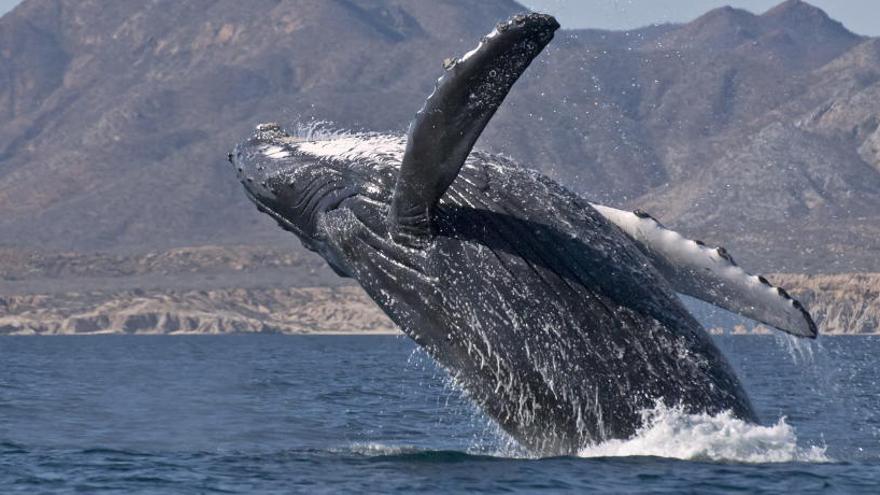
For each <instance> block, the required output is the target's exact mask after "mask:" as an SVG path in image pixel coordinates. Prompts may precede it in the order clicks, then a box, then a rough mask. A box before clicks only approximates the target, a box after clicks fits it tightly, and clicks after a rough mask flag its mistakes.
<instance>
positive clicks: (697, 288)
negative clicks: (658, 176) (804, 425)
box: [592, 204, 819, 338]
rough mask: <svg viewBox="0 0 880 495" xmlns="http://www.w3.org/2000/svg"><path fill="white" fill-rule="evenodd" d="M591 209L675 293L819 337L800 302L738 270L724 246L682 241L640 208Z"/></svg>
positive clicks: (786, 329) (814, 325) (760, 279)
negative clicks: (626, 239)
mask: <svg viewBox="0 0 880 495" xmlns="http://www.w3.org/2000/svg"><path fill="white" fill-rule="evenodd" d="M592 206H593V208H595V209H596V210H597V211H598V212H599V213H601V214H602V216H604V217H605V218H606V219H607V220H609V221H610V222H611V223H613V224H615V225H617V227H619V228H620V229H621V230H623V232H624V233H626V235H628V236H629V237H630V238H631V239H632V240H633V241H635V243H636V245H637V246H638V247H639V249H640V250H641V251H642V252H643V253H644V254H645V255H647V256H648V258H649V259H650V260H651V262H652V264H653V265H654V267H655V268H657V270H658V271H659V272H660V274H661V275H663V277H664V278H666V280H667V281H668V282H669V283H670V285H672V288H673V289H675V290H676V291H677V292H679V293H681V294H685V295H688V296H691V297H694V298H697V299H700V300H702V301H705V302H708V303H710V304H713V305H715V306H718V307H720V308H723V309H726V310H728V311H732V312H734V313H737V314H740V315H742V316H745V317H747V318H751V319H753V320H756V321H759V322H761V323H766V324H768V325H771V326H773V327H775V328H777V329H779V330H782V331H783V332H786V333H790V334H792V335H796V336H798V337H808V338H816V336H817V335H818V333H819V332H818V329H817V328H816V324H815V323H814V322H813V319H812V318H811V317H810V313H809V312H807V310H806V308H804V307H803V305H802V304H801V303H800V302H799V301H798V300H796V299H794V298H792V297H791V296H790V295H788V293H787V292H786V291H785V289H782V288H780V287H774V286H773V285H771V284H770V282H768V281H767V279H765V278H764V277H762V276H759V275H752V274H750V273H748V272H746V271H745V270H743V269H742V268H740V267H739V266H737V264H736V263H735V262H734V261H733V258H732V257H731V256H730V254H728V253H727V251H726V250H725V249H724V248H721V247H718V248H713V247H709V246H706V245H705V244H703V243H702V242H700V241H695V240H690V239H686V238H685V237H683V236H682V235H681V234H679V233H678V232H675V231H673V230H670V229H667V228H665V227H664V226H663V225H661V224H660V222H658V221H657V220H655V219H654V218H652V217H651V216H650V215H648V214H647V213H644V212H642V211H640V210H636V211H634V212H630V211H624V210H618V209H615V208H610V207H607V206H602V205H598V204H592Z"/></svg>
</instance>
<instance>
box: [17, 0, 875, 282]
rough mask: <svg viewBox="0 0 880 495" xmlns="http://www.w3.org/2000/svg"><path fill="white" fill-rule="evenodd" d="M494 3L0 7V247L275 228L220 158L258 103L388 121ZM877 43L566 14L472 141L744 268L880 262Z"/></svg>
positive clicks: (784, 24)
mask: <svg viewBox="0 0 880 495" xmlns="http://www.w3.org/2000/svg"><path fill="white" fill-rule="evenodd" d="M522 10H523V8H522V7H521V6H520V5H518V4H516V3H514V2H512V1H508V0H488V1H485V2H468V1H465V0H442V1H432V2H427V1H416V0H376V1H366V0H253V1H249V2H239V1H236V0H190V1H185V2H182V1H177V0H149V1H146V0H145V1H141V2H104V1H99V0H25V1H24V2H23V3H22V4H21V5H20V6H18V7H17V8H16V9H14V10H13V11H12V12H10V13H8V14H7V15H5V16H4V17H3V18H2V19H0V115H2V116H3V119H2V121H0V213H2V215H0V245H2V246H6V247H7V248H14V249H25V250H30V249H42V250H46V251H96V250H98V251H113V252H123V253H126V252H141V251H144V250H148V249H160V250H161V249H170V248H175V247H181V246H199V245H245V246H248V245H250V246H254V245H269V246H282V245H283V246H287V245H290V244H291V241H292V239H291V238H290V236H289V235H288V234H286V233H284V232H281V231H280V230H278V229H276V228H275V226H274V224H273V223H272V222H271V221H270V220H269V219H268V218H263V216H262V215H259V214H258V213H257V212H256V211H255V210H254V209H253V207H252V206H250V205H249V204H248V202H247V201H246V199H245V197H244V194H243V193H242V192H241V190H240V186H239V185H238V184H237V183H236V182H235V180H234V177H233V174H231V173H230V171H229V170H228V168H227V166H226V164H225V162H224V157H225V154H226V152H227V151H228V150H229V149H230V148H231V147H232V145H233V144H234V143H235V142H236V141H238V140H240V139H241V138H243V137H245V136H246V135H248V134H249V132H250V130H251V129H252V127H253V126H254V125H255V124H256V123H258V122H262V121H281V122H295V121H302V120H309V119H313V118H317V119H325V120H331V121H334V122H336V123H338V124H339V125H340V126H343V127H351V128H356V129H371V130H390V131H397V132H399V131H402V130H403V129H405V128H406V126H407V124H408V122H409V119H410V118H411V117H412V115H413V113H414V112H415V110H416V109H418V108H419V106H420V105H421V103H422V101H423V99H424V98H425V97H426V95H427V94H428V93H429V92H430V90H431V89H432V87H433V83H434V80H435V79H436V77H438V76H439V75H440V73H441V71H442V65H441V64H442V60H443V59H444V58H446V57H451V56H455V55H459V54H461V53H463V52H465V51H467V50H469V49H470V48H471V47H472V46H473V45H474V44H475V43H476V41H477V40H478V39H479V37H480V36H482V35H483V34H485V33H486V32H487V31H488V30H489V29H490V28H491V27H492V26H493V25H494V23H495V22H497V21H499V20H501V19H504V18H506V17H507V16H509V15H510V14H511V13H514V12H517V11H522ZM878 43H880V41H878V40H877V39H872V38H863V37H860V36H856V35H854V34H853V33H850V32H849V31H847V30H846V29H845V28H844V27H843V26H842V25H841V24H840V23H838V22H836V21H834V20H832V19H830V18H829V17H828V16H827V15H826V14H825V13H824V12H822V11H821V10H820V9H817V8H815V7H813V6H811V5H809V4H807V3H805V2H801V1H797V0H789V1H787V2H784V3H782V4H780V5H779V6H777V7H775V8H773V9H771V10H770V11H768V12H766V13H763V14H760V15H756V14H752V13H749V12H746V11H742V10H737V9H732V8H721V9H717V10H713V11H711V12H709V13H707V14H705V15H704V16H702V17H700V18H698V19H696V20H694V21H692V22H690V23H687V24H683V25H664V26H653V27H648V28H645V29H639V30H633V31H629V32H605V31H597V30H569V31H562V32H560V33H559V34H558V35H557V39H556V40H555V41H554V43H553V44H552V45H551V46H550V47H549V48H548V49H547V51H546V52H545V53H544V54H542V55H541V57H540V58H539V59H538V61H537V62H536V63H535V64H534V66H533V67H532V68H530V69H529V71H528V72H527V73H526V75H525V76H524V77H523V79H522V80H521V81H520V83H518V85H517V86H516V87H515V88H514V91H513V92H512V93H511V95H510V97H509V98H508V100H507V101H506V102H505V105H504V106H503V107H502V109H501V110H500V111H499V112H498V115H497V117H496V118H495V119H494V120H493V122H492V123H491V124H490V126H489V127H488V128H487V130H486V132H485V134H484V136H483V137H482V138H481V141H480V143H479V144H478V146H480V147H483V148H486V149H490V150H493V151H499V152H503V153H505V154H507V155H510V156H512V157H514V158H515V159H517V160H519V161H520V162H521V163H522V164H523V165H524V166H528V167H531V168H536V169H539V170H541V171H543V172H545V173H547V174H549V175H550V176H552V177H554V178H556V179H558V180H560V181H561V182H563V183H564V184H566V185H567V186H568V187H570V188H572V189H574V190H576V191H578V192H580V193H583V194H585V195H587V196H588V197H590V198H592V199H595V200H597V201H602V202H607V203H609V204H613V205H616V206H622V207H628V208H635V207H641V208H643V209H646V210H648V211H650V212H651V213H653V214H654V216H656V217H658V218H659V219H661V220H662V221H663V222H664V223H665V224H667V225H668V226H670V227H673V228H676V229H679V230H681V231H682V232H683V233H685V234H686V235H688V236H692V237H696V238H701V239H703V240H705V241H707V242H710V243H717V244H723V245H725V246H726V247H727V248H728V249H729V250H730V251H731V252H732V253H734V255H736V256H737V258H738V259H739V260H740V261H742V262H743V264H744V265H747V266H749V267H753V269H755V270H763V271H771V270H776V271H789V272H841V271H871V270H873V271H877V270H878V269H880V266H878V260H880V258H878V253H880V129H878V127H880V98H878V97H877V96H878V94H880V44H878Z"/></svg>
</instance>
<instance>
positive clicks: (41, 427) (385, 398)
mask: <svg viewBox="0 0 880 495" xmlns="http://www.w3.org/2000/svg"><path fill="white" fill-rule="evenodd" d="M718 342H719V345H721V347H722V348H723V349H724V351H725V353H726V354H727V356H728V357H729V358H730V360H731V361H732V362H733V363H734V365H735V367H736V368H737V370H738V372H739V374H740V377H741V379H742V380H743V381H744V382H745V385H746V388H747V390H748V391H749V393H750V395H751V397H752V401H753V402H754V405H755V407H756V409H757V410H758V412H759V414H760V416H761V419H762V423H763V424H762V425H761V426H756V425H748V424H744V423H742V422H740V421H737V420H735V419H733V418H730V417H728V416H726V415H719V416H715V417H709V416H689V415H686V414H682V413H681V412H680V411H676V410H675V409H668V408H664V407H662V406H659V405H658V407H657V408H656V409H654V410H652V411H645V417H646V426H645V428H644V429H643V431H641V432H640V433H639V434H638V435H637V436H636V437H634V438H632V439H629V440H626V441H614V442H607V443H605V444H602V445H597V446H593V447H590V448H588V449H585V450H584V451H583V452H581V453H580V455H579V456H572V457H557V458H543V459H532V458H528V457H527V456H524V455H523V454H522V453H521V452H519V451H518V450H517V449H516V447H515V446H513V445H511V444H510V443H509V442H508V441H507V440H506V439H505V438H504V436H503V435H501V434H500V433H499V432H498V431H497V430H496V429H495V428H494V427H493V426H492V425H491V423H489V422H488V421H487V420H485V419H484V418H482V417H481V416H480V415H479V414H478V413H477V412H475V411H474V410H473V408H472V407H471V406H470V405H469V404H468V403H467V402H466V401H463V400H462V399H461V398H460V396H459V394H458V393H457V392H456V391H455V390H454V389H452V388H450V386H449V385H448V382H447V380H446V379H445V375H444V374H443V373H442V372H441V371H438V370H437V369H436V368H435V367H434V366H433V364H432V363H431V361H430V359H428V358H427V357H425V356H424V354H422V353H421V352H420V351H418V350H416V348H415V346H414V345H413V344H412V343H411V342H410V341H409V340H407V339H406V338H404V337H392V336H383V337H376V336H370V337H367V336H279V335H242V336H193V337H142V336H99V337H50V338H32V337H4V338H2V339H0V493H73V492H76V493H340V492H343V493H360V492H372V493H413V492H422V493H448V492H473V493H535V492H543V493H554V492H566V491H577V492H582V491H596V492H608V493H647V492H650V493H704V492H705V493H812V492H815V493H820V492H821V493H880V403H878V392H880V385H878V380H880V365H878V364H880V359H878V358H880V338H872V337H845V338H844V337H838V338H824V339H820V340H819V342H818V343H813V344H805V343H794V342H793V341H791V340H788V339H787V338H782V337H759V336H751V337H722V338H719V339H718Z"/></svg>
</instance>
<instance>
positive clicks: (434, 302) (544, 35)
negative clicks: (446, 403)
mask: <svg viewBox="0 0 880 495" xmlns="http://www.w3.org/2000/svg"><path fill="white" fill-rule="evenodd" d="M558 27H559V25H558V24H557V22H556V20H555V19H553V18H552V17H550V16H547V15H541V14H528V15H519V16H515V17H513V18H511V19H510V20H509V21H507V22H504V23H501V24H499V25H498V26H497V27H496V28H495V29H494V30H493V31H492V32H491V33H490V34H489V35H488V36H486V37H484V38H483V40H482V41H481V42H480V43H479V45H478V46H477V47H476V48H475V49H474V50H472V51H470V52H468V53H467V54H465V55H464V56H462V57H461V58H459V59H455V60H451V61H447V62H446V63H445V73H444V74H443V75H442V77H441V78H440V79H439V80H438V82H437V86H436V88H435V90H434V92H433V93H432V94H431V95H430V96H429V97H428V99H427V101H426V103H425V105H424V107H423V108H422V109H421V110H420V111H419V112H418V113H417V114H416V116H415V119H414V120H413V121H412V123H411V125H410V128H409V132H408V134H407V136H406V137H402V136H393V135H386V134H379V133H345V132H332V131H326V130H322V129H310V130H307V131H303V130H298V131H297V130H291V131H286V130H284V129H282V128H281V126H279V125H277V124H261V125H259V126H258V127H257V129H256V132H255V134H254V135H253V136H252V137H250V138H249V139H247V140H246V141H244V142H243V143H241V144H239V145H238V146H237V147H236V148H235V150H234V151H233V153H231V154H230V155H229V159H230V161H231V162H232V164H233V166H234V167H235V168H236V170H237V174H238V177H239V180H240V181H241V182H242V183H243V185H244V187H245V190H246V192H247V194H248V196H249V197H250V199H251V200H252V201H253V202H254V203H256V205H257V208H258V209H259V210H260V211H262V212H265V213H267V214H269V215H271V216H272V217H273V218H274V219H275V220H276V221H277V222H278V224H279V225H280V226H281V227H282V228H284V229H286V230H288V231H291V232H293V233H294V234H296V235H297V236H298V237H299V238H300V240H301V241H302V242H303V244H304V246H305V247H307V248H308V249H311V250H313V251H315V252H317V253H319V254H320V255H321V256H322V257H323V258H324V259H325V260H327V263H328V264H329V265H330V266H331V267H332V268H333V269H334V270H335V271H336V272H337V273H338V274H339V275H341V276H344V277H351V278H353V279H355V280H357V281H358V282H359V283H360V285H361V286H362V287H363V288H364V290H365V291H366V293H367V294H368V295H369V296H370V297H371V298H372V299H373V300H374V301H375V302H376V303H377V304H378V305H379V306H380V307H381V308H382V309H383V310H384V311H385V313H387V314H388V315H389V316H390V317H391V319H392V320H393V321H394V322H395V323H396V324H397V325H398V326H399V327H400V328H401V329H402V330H403V332H405V333H406V335H408V336H410V337H411V338H412V339H413V340H414V341H415V342H416V343H417V344H418V345H419V346H421V347H422V348H424V349H425V350H426V351H427V352H428V353H429V354H430V355H431V356H432V357H433V358H434V359H435V360H436V362H437V363H439V364H440V365H441V366H442V367H443V368H445V369H446V370H447V371H448V372H449V373H450V375H451V376H452V378H453V379H454V381H455V382H456V383H457V384H458V385H459V386H460V387H461V389H462V390H463V391H464V392H465V393H466V394H467V395H468V396H469V397H470V398H471V399H472V400H473V401H474V402H475V403H476V404H477V405H478V406H479V407H480V408H482V410H483V411H484V412H485V413H486V414H487V415H488V416H489V417H491V418H493V419H494V420H495V421H496V422H497V423H498V424H499V425H500V426H501V427H502V428H503V429H504V430H505V431H506V432H508V433H509V434H510V435H511V436H512V437H513V438H514V439H516V440H517V441H518V442H519V443H520V444H521V445H522V446H524V447H525V448H527V449H528V450H529V451H531V452H532V453H534V454H538V455H559V454H570V453H574V452H576V451H577V450H578V449H580V448H581V447H583V446H586V445H589V444H592V443H596V442H600V441H603V440H606V439H611V438H627V437H630V436H632V435H633V434H634V433H635V432H636V430H637V428H638V427H639V426H640V425H641V422H642V421H643V419H642V418H643V416H642V412H643V411H644V410H646V409H651V408H652V407H654V406H655V404H656V403H657V402H658V401H662V402H663V403H665V404H666V405H668V406H680V407H682V408H683V409H684V410H686V411H688V412H693V413H699V412H705V413H719V412H722V411H732V413H733V414H734V415H735V416H737V417H739V418H742V419H744V420H749V421H757V418H756V416H755V413H754V411H753V409H752V407H751V405H750V403H749V399H748V397H747V396H746V393H745V392H744V390H743V388H742V386H741V384H740V383H739V381H738V379H737V377H736V376H735V374H734V372H733V370H732V369H731V367H730V365H729V364H728V363H727V361H726V360H725V358H724V356H723V355H722V354H721V353H720V352H719V350H718V349H717V348H716V347H715V345H714V344H713V343H712V341H711V339H710V337H709V336H708V335H707V333H706V332H705V331H704V330H703V328H702V327H701V326H700V324H699V323H697V321H696V320H695V319H694V318H693V317H692V316H691V315H690V314H689V313H688V311H687V310H686V309H685V308H684V306H683V305H682V303H681V301H680V300H679V299H678V297H677V296H676V294H675V293H676V292H680V293H684V294H688V295H690V296H693V297H696V298H699V299H702V300H704V301H708V302H709V303H712V304H715V305H717V306H720V307H722V308H725V309H728V310H731V311H734V312H737V313H740V314H742V315H745V316H747V317H750V318H753V319H755V320H758V321H761V322H765V323H768V324H770V325H772V326H775V327H777V328H779V329H781V330H783V331H786V332H789V333H792V334H794V335H798V336H805V337H815V336H816V334H817V331H816V327H815V325H814V324H813V322H812V320H811V318H810V316H809V314H808V313H807V311H806V310H805V309H804V308H803V306H801V304H800V303H798V302H797V301H795V300H794V299H792V298H791V297H789V296H788V294H787V293H786V292H785V291H784V290H782V289H778V288H776V287H772V286H771V285H770V284H769V283H768V282H767V281H766V280H765V279H764V278H763V277H757V276H753V275H749V274H748V273H746V272H745V271H743V270H742V269H741V268H739V267H738V266H737V265H736V264H735V263H734V262H733V259H732V258H731V257H730V256H729V255H728V254H727V253H726V252H725V251H724V250H723V249H720V248H718V249H713V248H709V247H707V246H705V245H704V244H702V243H700V242H699V241H691V240H688V239H685V238H683V237H682V236H681V235H679V234H677V233H675V232H673V231H671V230H668V229H666V228H664V227H663V226H662V225H661V224H660V223H659V222H657V221H656V220H654V219H653V218H652V217H650V216H649V215H647V214H645V213H642V212H640V211H636V212H629V211H622V210H617V209H614V208H610V207H606V206H601V205H596V204H591V203H590V202H588V201H587V200H585V199H583V198H581V197H580V196H578V195H576V194H574V193H572V192H570V191H568V190H567V189H565V188H564V187H562V186H560V185H559V184H557V183H556V182H554V181H552V180H550V179H549V178H547V177H545V176H543V175H541V174H539V173H536V172H534V171H531V170H528V169H525V168H521V167H519V166H517V165H516V164H515V163H513V162H511V161H510V160H508V159H506V158H503V157H501V156H496V155H492V154H488V153H484V152H480V151H472V148H473V146H474V144H475V142H476V141H477V138H478V137H479V136H480V133H481V132H482V130H483V128H484V127H485V126H486V124H487V123H488V122H489V120H490V118H491V117H492V115H493V114H494V113H495V111H496V110H497V109H498V107H499V106H500V104H501V102H502V100H503V99H504V98H505V96H506V95H507V93H508V91H509V90H510V89H511V87H512V86H513V84H514V82H515V81H516V80H517V78H518V77H519V76H520V75H521V74H522V73H523V72H524V71H525V70H526V68H527V67H528V65H529V64H530V63H531V62H532V60H533V59H534V58H535V57H536V56H537V55H538V54H539V53H540V52H541V51H542V50H543V48H544V47H545V46H546V45H547V44H548V43H549V42H550V40H551V39H552V38H553V34H554V32H555V31H556V29H557V28H558Z"/></svg>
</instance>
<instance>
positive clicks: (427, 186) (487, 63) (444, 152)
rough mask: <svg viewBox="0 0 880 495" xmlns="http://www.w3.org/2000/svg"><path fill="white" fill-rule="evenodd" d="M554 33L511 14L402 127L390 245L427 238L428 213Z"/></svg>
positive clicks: (541, 21) (531, 18)
mask: <svg viewBox="0 0 880 495" xmlns="http://www.w3.org/2000/svg"><path fill="white" fill-rule="evenodd" d="M558 28H559V24H558V23H557V22H556V20H555V19H554V18H553V17H551V16H548V15H543V14H528V15H518V16H514V17H513V18H511V19H510V20H509V21H507V22H506V23H501V24H499V25H498V26H497V27H496V28H495V30H494V31H492V32H491V33H490V34H489V35H488V36H486V37H485V38H483V40H482V41H481V42H480V44H479V45H478V46H477V47H476V48H475V49H474V50H472V51H470V52H468V53H467V54H465V55H464V56H462V57H461V58H460V59H458V60H452V61H448V62H447V63H446V64H445V65H446V73H445V74H444V75H443V76H442V77H441V78H440V79H439V80H438V81H437V86H436V88H435V89H434V92H433V93H431V95H430V96H429V97H428V99H427V101H425V105H424V106H423V107H422V109H421V110H419V112H418V113H417V114H416V116H415V118H414V119H413V121H412V123H410V128H409V134H408V140H407V145H406V153H405V154H404V157H403V163H402V165H401V168H400V176H399V177H398V179H397V187H396V189H395V191H394V199H393V201H392V203H391V211H390V214H389V225H390V227H391V232H392V235H393V236H394V237H395V239H398V240H402V241H404V242H406V243H408V244H413V243H415V244H418V243H419V239H420V238H425V237H427V238H430V235H431V213H432V210H433V208H434V206H435V205H436V204H437V201H438V200H439V199H440V197H441V196H442V195H443V193H444V192H445V191H446V189H447V188H448V187H449V185H450V184H452V181H453V180H455V177H456V176H457V175H458V171H459V170H460V169H461V166H462V165H463V164H464V161H465V159H466V158H467V156H468V154H469V153H470V151H471V148H473V146H474V143H475V142H476V141H477V138H479V136H480V134H481V133H482V132H483V129H484V128H485V127H486V124H488V123H489V120H490V119H491V118H492V115H493V114H494V113H495V111H496V110H497V109H498V107H499V106H500V105H501V102H502V101H503V100H504V97H505V96H506V95H507V93H508V91H510V88H511V87H512V86H513V84H514V83H515V82H516V80H517V79H518V78H519V76H520V75H521V74H522V73H523V72H524V71H525V70H526V68H527V67H528V66H529V64H530V63H531V62H532V60H533V59H534V58H535V57H536V56H537V55H538V54H539V53H540V52H541V50H542V49H543V48H544V47H545V46H546V45H547V43H549V42H550V40H551V39H552V38H553V33H554V31H556V29H558Z"/></svg>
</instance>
